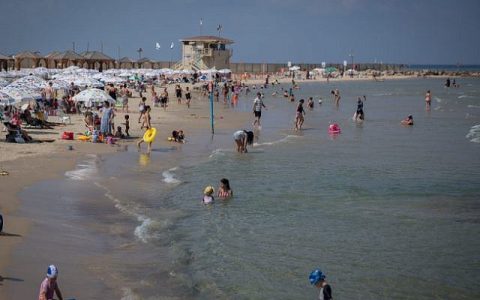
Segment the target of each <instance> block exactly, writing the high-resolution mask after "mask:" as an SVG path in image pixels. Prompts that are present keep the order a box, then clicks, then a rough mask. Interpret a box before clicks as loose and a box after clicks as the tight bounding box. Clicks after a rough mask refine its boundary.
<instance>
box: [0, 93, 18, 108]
mask: <svg viewBox="0 0 480 300" xmlns="http://www.w3.org/2000/svg"><path fill="white" fill-rule="evenodd" d="M15 104H17V100H15V99H14V98H13V97H12V96H10V95H9V94H7V93H4V92H2V91H0V106H8V105H15Z"/></svg>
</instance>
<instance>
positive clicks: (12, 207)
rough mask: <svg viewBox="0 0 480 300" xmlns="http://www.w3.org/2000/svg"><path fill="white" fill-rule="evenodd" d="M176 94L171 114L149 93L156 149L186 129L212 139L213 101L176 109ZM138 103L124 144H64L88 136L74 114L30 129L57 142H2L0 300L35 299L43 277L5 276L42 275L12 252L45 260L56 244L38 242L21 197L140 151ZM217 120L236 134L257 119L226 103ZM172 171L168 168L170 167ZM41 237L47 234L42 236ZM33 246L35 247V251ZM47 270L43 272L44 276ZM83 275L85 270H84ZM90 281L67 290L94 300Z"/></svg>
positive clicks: (45, 239) (199, 99) (133, 103)
mask: <svg viewBox="0 0 480 300" xmlns="http://www.w3.org/2000/svg"><path fill="white" fill-rule="evenodd" d="M173 89H174V86H169V87H168V90H169V98H170V101H169V105H168V108H167V111H166V112H164V111H163V108H160V107H153V104H152V101H151V97H150V96H151V95H150V90H149V89H147V93H144V96H147V105H150V106H151V107H152V112H151V117H152V119H151V123H152V126H153V127H155V128H157V130H158V132H157V137H156V140H155V142H154V144H153V149H155V148H160V147H171V146H172V143H171V142H168V141H167V137H168V136H170V134H171V131H172V130H174V129H183V130H184V132H185V134H186V137H187V139H188V138H190V137H192V136H198V135H201V136H205V137H208V136H211V133H210V132H211V131H210V118H209V115H210V110H209V109H210V108H209V104H208V99H207V98H206V97H204V96H202V95H201V94H200V92H192V97H193V99H192V105H191V108H190V109H188V108H187V107H186V105H185V100H183V101H182V104H181V105H179V104H177V99H176V98H175V97H174V90H173ZM156 91H157V93H159V92H160V88H159V87H156ZM139 102H140V98H139V97H138V94H137V93H134V97H133V98H130V99H129V106H130V107H129V110H130V112H129V115H130V135H131V138H130V139H124V140H120V141H119V142H118V144H117V145H106V144H94V143H90V142H81V141H77V140H74V141H67V140H61V139H60V135H61V134H62V132H64V131H73V132H74V133H75V134H77V133H82V132H84V131H85V127H84V122H83V116H82V115H71V118H72V124H66V125H61V126H57V127H55V129H53V130H47V129H27V131H28V133H29V135H31V136H32V137H33V138H34V139H54V140H55V142H53V143H40V144H36V143H35V144H9V143H5V142H3V141H2V142H0V169H1V170H5V171H7V172H8V175H6V176H1V177H0V191H1V194H2V196H1V201H0V212H1V213H2V215H3V217H4V222H5V224H4V233H3V234H2V235H1V236H0V240H1V244H2V247H0V276H1V277H0V286H3V287H2V288H1V289H0V299H11V298H16V299H23V298H32V297H36V293H37V292H38V288H39V284H40V281H41V280H42V279H43V278H42V277H40V278H36V277H30V278H25V277H22V278H18V277H17V276H15V274H10V273H6V270H15V272H14V273H16V274H28V273H31V274H39V272H38V270H29V269H28V268H32V263H29V264H26V263H25V262H23V261H15V260H13V259H12V255H11V254H12V251H16V253H18V251H21V253H22V256H24V257H27V258H28V259H26V261H35V258H36V257H37V256H38V257H39V258H38V260H40V257H41V255H37V251H39V250H40V249H48V247H49V244H50V241H51V240H52V239H51V238H50V237H51V235H50V234H49V233H48V232H45V233H44V235H43V236H35V237H33V236H31V235H30V232H31V230H30V229H31V226H32V225H34V226H36V225H35V224H32V222H31V220H29V219H28V218H25V217H24V216H22V213H21V211H22V210H21V209H19V208H20V207H22V203H21V201H20V200H19V197H18V194H19V193H20V192H21V191H23V190H25V188H26V187H29V186H31V185H33V184H34V183H36V182H40V181H46V180H51V179H55V178H62V177H63V176H64V174H65V172H66V171H67V170H72V169H74V168H75V165H76V164H77V163H78V162H79V161H80V160H82V159H84V158H85V157H86V156H87V155H90V154H96V155H100V156H101V155H110V153H115V152H117V151H120V150H121V149H122V147H123V146H125V145H129V147H136V146H135V143H136V141H137V140H138V139H139V137H141V136H143V130H140V124H138V122H137V120H138V116H139V113H138V108H137V107H138V104H139ZM215 116H216V119H215V126H216V128H217V129H218V130H231V131H232V132H233V131H234V130H236V129H240V128H243V127H245V126H246V124H247V123H249V122H251V118H252V117H251V115H250V113H245V112H238V111H233V110H231V109H230V108H229V107H228V106H224V104H223V102H220V103H215ZM49 121H52V122H56V121H58V120H57V119H56V117H55V116H52V117H50V118H49ZM123 121H124V113H122V112H121V109H120V110H117V112H116V117H115V123H116V126H122V129H124V126H123V125H120V124H119V123H123ZM69 146H72V147H73V150H69ZM184 147H188V144H185V145H184ZM232 147H233V146H232ZM141 151H142V152H145V151H146V146H145V145H142V150H141ZM167 166H168V165H167V164H165V168H167ZM112 206H113V204H112ZM38 209H39V211H42V210H45V209H47V208H45V207H39V208H38ZM18 212H20V213H18ZM35 232H36V234H37V235H38V234H39V233H38V230H37V231H35ZM40 235H42V234H41V233H40ZM33 242H34V243H33ZM57 242H58V241H57ZM60 242H61V241H60ZM32 244H34V245H35V246H34V247H32ZM52 244H55V240H53V241H52ZM47 251H48V250H47ZM79 251H81V249H79ZM42 263H43V262H42ZM98 263H99V264H101V263H102V262H97V264H98ZM46 267H47V265H45V266H44V268H46ZM99 268H101V266H99ZM43 271H44V270H43V269H42V270H41V272H40V273H43ZM64 272H65V271H64ZM79 272H81V271H80V270H79ZM65 273H67V272H65ZM65 273H64V274H65ZM79 274H80V273H79ZM88 281H89V280H87V278H85V280H79V281H78V282H69V283H68V285H65V284H63V285H62V286H63V289H64V290H67V291H76V292H77V293H76V294H75V295H76V297H82V296H91V295H92V294H91V292H90V294H89V293H84V294H82V292H81V291H82V289H83V288H84V287H85V283H86V282H88ZM90 281H91V279H90ZM90 283H91V282H90ZM91 284H94V283H91ZM111 288H112V289H113V288H114V287H111ZM104 289H105V286H98V287H97V289H96V291H97V292H100V293H105V290H104ZM116 292H118V289H117V291H116ZM79 293H80V294H79ZM64 294H65V292H64ZM107 294H108V292H107ZM114 294H115V292H114Z"/></svg>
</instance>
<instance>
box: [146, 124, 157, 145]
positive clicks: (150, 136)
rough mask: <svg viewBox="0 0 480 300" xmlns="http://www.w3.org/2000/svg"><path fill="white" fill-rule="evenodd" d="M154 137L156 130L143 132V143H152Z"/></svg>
mask: <svg viewBox="0 0 480 300" xmlns="http://www.w3.org/2000/svg"><path fill="white" fill-rule="evenodd" d="M156 135H157V129H156V128H153V127H152V128H150V129H148V130H147V131H145V134H144V135H143V141H145V142H146V143H153V141H154V140H155V136H156Z"/></svg>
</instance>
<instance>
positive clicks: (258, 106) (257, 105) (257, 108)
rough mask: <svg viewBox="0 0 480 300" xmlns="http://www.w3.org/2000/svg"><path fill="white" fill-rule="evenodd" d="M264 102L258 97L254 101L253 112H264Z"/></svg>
mask: <svg viewBox="0 0 480 300" xmlns="http://www.w3.org/2000/svg"><path fill="white" fill-rule="evenodd" d="M262 106H263V101H262V99H259V98H258V97H257V98H255V100H253V110H254V111H262Z"/></svg>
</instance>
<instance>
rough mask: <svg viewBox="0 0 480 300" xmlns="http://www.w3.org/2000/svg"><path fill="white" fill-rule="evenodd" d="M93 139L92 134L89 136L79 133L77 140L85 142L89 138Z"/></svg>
mask: <svg viewBox="0 0 480 300" xmlns="http://www.w3.org/2000/svg"><path fill="white" fill-rule="evenodd" d="M91 139H92V137H91V136H87V135H79V136H77V140H79V141H84V142H85V141H89V140H91Z"/></svg>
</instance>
